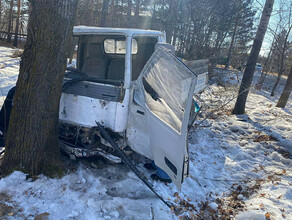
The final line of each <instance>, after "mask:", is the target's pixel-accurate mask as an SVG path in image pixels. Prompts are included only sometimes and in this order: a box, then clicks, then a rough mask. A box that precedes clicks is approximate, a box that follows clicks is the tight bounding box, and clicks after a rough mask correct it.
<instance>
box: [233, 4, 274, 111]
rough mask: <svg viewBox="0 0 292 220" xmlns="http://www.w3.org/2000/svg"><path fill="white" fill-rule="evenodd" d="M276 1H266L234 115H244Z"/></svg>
mask: <svg viewBox="0 0 292 220" xmlns="http://www.w3.org/2000/svg"><path fill="white" fill-rule="evenodd" d="M273 5H274V0H266V3H265V7H264V9H263V13H262V16H261V21H260V24H259V27H258V30H257V33H256V36H255V39H254V42H253V45H252V49H251V53H250V55H249V57H248V61H247V64H246V68H245V70H244V74H243V78H242V82H241V85H240V88H239V92H238V96H237V100H236V103H235V106H234V109H233V111H232V113H233V114H244V110H245V104H246V99H247V96H248V92H249V90H250V86H251V83H252V79H253V75H254V71H255V66H256V62H257V59H258V56H259V53H260V50H261V47H262V43H263V39H264V37H265V34H266V31H267V27H268V24H269V20H270V17H271V13H272V10H273Z"/></svg>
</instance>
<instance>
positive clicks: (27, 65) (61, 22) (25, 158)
mask: <svg viewBox="0 0 292 220" xmlns="http://www.w3.org/2000/svg"><path fill="white" fill-rule="evenodd" d="M76 8H77V0H31V1H30V9H31V10H30V17H29V24H28V27H29V28H28V36H27V42H26V45H25V48H24V53H23V55H22V60H21V63H20V72H19V76H18V81H17V89H16V92H15V96H14V106H13V110H12V113H11V119H10V124H9V128H8V133H7V139H6V141H7V142H6V148H5V155H4V159H3V162H2V165H1V171H2V172H3V173H6V174H7V173H10V172H12V171H13V170H15V169H20V170H23V171H24V172H26V173H28V174H30V175H37V174H39V173H41V172H42V173H44V174H46V175H52V174H54V173H56V172H57V171H59V170H60V149H59V143H58V119H59V117H58V115H59V100H60V96H61V89H62V81H63V77H64V72H65V68H66V58H67V51H68V46H69V43H68V42H69V36H70V35H71V32H72V27H73V23H74V18H75V11H76Z"/></svg>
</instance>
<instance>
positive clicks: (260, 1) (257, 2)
mask: <svg viewBox="0 0 292 220" xmlns="http://www.w3.org/2000/svg"><path fill="white" fill-rule="evenodd" d="M282 1H283V2H286V3H287V4H288V3H289V0H275V3H274V7H273V12H272V16H271V18H270V22H269V28H268V30H267V32H266V35H265V38H264V42H263V45H262V49H261V52H260V55H262V56H267V54H268V53H269V49H270V46H271V43H272V40H273V34H272V31H271V29H276V27H277V24H278V23H279V11H280V9H281V7H280V3H281V2H282ZM265 2H266V1H265V0H254V6H255V8H257V15H256V16H257V18H258V20H257V24H258V23H259V21H260V16H261V13H262V10H263V7H264V4H265ZM284 20H285V21H286V22H287V19H284ZM285 21H284V22H283V23H285ZM290 39H291V40H292V36H290Z"/></svg>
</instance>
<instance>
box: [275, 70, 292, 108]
mask: <svg viewBox="0 0 292 220" xmlns="http://www.w3.org/2000/svg"><path fill="white" fill-rule="evenodd" d="M291 91H292V66H291V68H290V72H289V75H288V78H287V81H286V84H285V87H284V90H283V92H282V94H281V96H280V99H279V101H278V103H277V105H276V107H280V108H285V106H286V104H287V101H288V99H289V96H290V93H291Z"/></svg>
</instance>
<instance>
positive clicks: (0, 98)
mask: <svg viewBox="0 0 292 220" xmlns="http://www.w3.org/2000/svg"><path fill="white" fill-rule="evenodd" d="M18 50H19V49H12V48H7V47H0V106H2V104H3V102H4V99H5V97H6V95H7V93H8V91H9V90H10V89H11V88H12V87H13V86H14V85H15V82H16V80H17V76H18V70H19V61H20V58H19V57H16V58H13V57H11V56H12V54H13V53H14V52H15V51H18Z"/></svg>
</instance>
